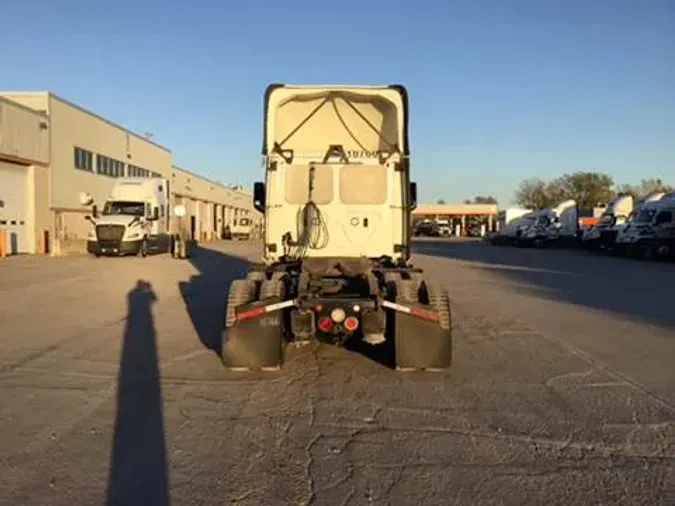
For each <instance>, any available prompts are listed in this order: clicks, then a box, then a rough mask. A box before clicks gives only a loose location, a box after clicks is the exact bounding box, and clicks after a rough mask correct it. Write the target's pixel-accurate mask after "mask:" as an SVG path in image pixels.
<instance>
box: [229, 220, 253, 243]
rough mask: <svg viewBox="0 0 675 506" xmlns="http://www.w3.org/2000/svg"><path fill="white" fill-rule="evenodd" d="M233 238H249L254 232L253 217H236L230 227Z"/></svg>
mask: <svg viewBox="0 0 675 506" xmlns="http://www.w3.org/2000/svg"><path fill="white" fill-rule="evenodd" d="M230 231H231V234H232V239H242V240H249V239H251V236H252V234H253V221H252V220H251V218H248V217H243V218H235V220H234V221H233V222H232V227H231V229H230Z"/></svg>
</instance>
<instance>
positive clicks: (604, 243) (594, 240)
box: [582, 195, 634, 249]
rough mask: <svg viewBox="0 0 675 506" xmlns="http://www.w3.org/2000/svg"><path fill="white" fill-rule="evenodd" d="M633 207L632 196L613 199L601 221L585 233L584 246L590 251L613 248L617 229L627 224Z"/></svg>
mask: <svg viewBox="0 0 675 506" xmlns="http://www.w3.org/2000/svg"><path fill="white" fill-rule="evenodd" d="M633 205H634V203H633V197H632V196H631V195H619V196H617V197H616V198H615V199H613V200H612V201H611V202H610V203H609V204H608V205H607V207H606V208H605V212H604V213H602V216H600V220H598V222H597V223H596V224H595V225H593V227H591V228H590V229H588V230H587V231H586V232H585V233H584V235H583V237H582V243H583V245H584V246H585V247H587V248H589V249H597V248H601V247H602V248H604V247H608V246H611V245H612V244H613V243H614V241H615V239H616V234H617V231H616V229H615V227H617V226H620V225H623V224H624V223H626V221H627V220H628V217H629V216H630V214H631V212H632V211H633Z"/></svg>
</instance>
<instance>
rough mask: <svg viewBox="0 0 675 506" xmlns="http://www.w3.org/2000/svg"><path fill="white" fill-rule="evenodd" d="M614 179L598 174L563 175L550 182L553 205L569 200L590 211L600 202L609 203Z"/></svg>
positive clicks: (575, 173)
mask: <svg viewBox="0 0 675 506" xmlns="http://www.w3.org/2000/svg"><path fill="white" fill-rule="evenodd" d="M612 186H614V179H613V178H612V176H610V175H608V174H602V173H600V172H582V171H579V172H574V173H572V174H563V175H562V176H561V177H559V178H557V179H555V180H554V181H552V182H551V189H550V196H551V197H552V198H554V199H555V201H556V202H555V203H556V204H557V203H559V202H560V201H562V200H567V199H571V200H574V201H576V203H577V205H578V206H579V207H580V208H582V209H590V208H593V207H595V206H597V205H598V203H600V202H605V203H606V202H609V201H610V200H611V199H612V196H613V194H614V192H613V191H612Z"/></svg>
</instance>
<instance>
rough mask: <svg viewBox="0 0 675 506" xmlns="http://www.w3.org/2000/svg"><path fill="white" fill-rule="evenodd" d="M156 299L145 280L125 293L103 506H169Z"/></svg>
mask: <svg viewBox="0 0 675 506" xmlns="http://www.w3.org/2000/svg"><path fill="white" fill-rule="evenodd" d="M156 301H157V296H156V295H155V292H154V291H153V289H152V286H151V285H150V283H148V282H147V281H142V280H139V281H138V282H137V283H136V286H135V287H134V288H133V289H132V290H131V291H130V292H129V293H128V295H127V322H126V327H125V330H124V340H123V343H122V352H121V360H120V368H119V373H118V378H117V414H116V419H115V428H114V434H113V444H112V453H111V457H110V470H109V475H108V490H107V505H108V506H113V505H114V506H117V505H124V506H131V505H143V506H145V505H150V504H152V505H156V506H167V505H168V504H169V488H168V483H169V480H168V470H167V469H168V463H167V456H166V443H165V438H164V415H163V400H162V391H161V386H160V377H159V364H158V355H157V342H156V341H157V336H156V331H155V325H154V320H153V316H152V305H153V304H154V303H155V302H156Z"/></svg>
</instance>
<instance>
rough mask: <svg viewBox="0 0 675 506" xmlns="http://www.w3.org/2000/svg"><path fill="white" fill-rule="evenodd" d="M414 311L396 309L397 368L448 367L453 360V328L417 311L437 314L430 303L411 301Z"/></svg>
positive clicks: (411, 307)
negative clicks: (431, 308)
mask: <svg viewBox="0 0 675 506" xmlns="http://www.w3.org/2000/svg"><path fill="white" fill-rule="evenodd" d="M409 307H410V309H411V312H410V313H408V312H403V311H396V312H395V322H394V332H395V337H394V340H395V343H396V346H395V347H396V352H395V353H396V368H397V369H402V370H406V369H448V368H449V367H450V365H451V364H452V330H445V329H443V328H441V326H440V325H439V324H438V321H433V320H432V319H431V318H425V317H422V316H419V315H418V314H415V312H416V311H418V312H419V314H428V315H433V313H432V312H430V311H429V309H428V307H424V306H421V305H419V304H411V305H410V306H409Z"/></svg>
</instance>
